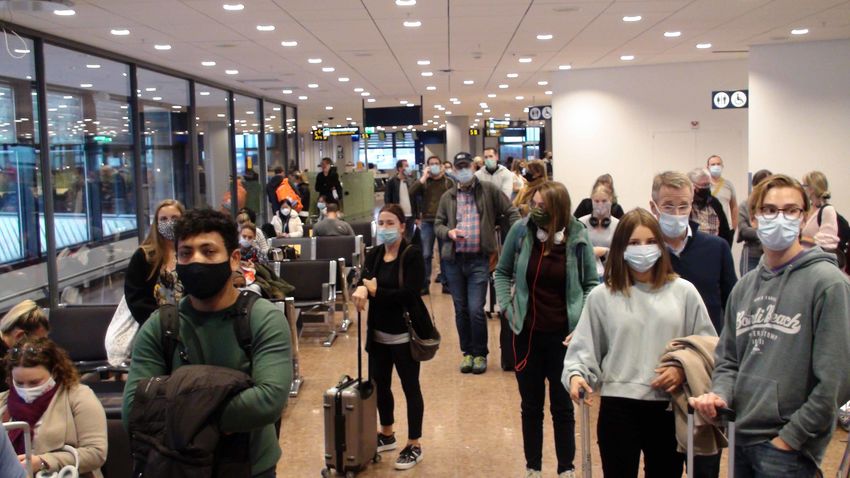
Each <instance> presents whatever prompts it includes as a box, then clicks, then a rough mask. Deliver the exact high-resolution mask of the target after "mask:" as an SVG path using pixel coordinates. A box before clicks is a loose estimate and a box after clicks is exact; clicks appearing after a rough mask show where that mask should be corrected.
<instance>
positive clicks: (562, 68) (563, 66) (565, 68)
mask: <svg viewBox="0 0 850 478" xmlns="http://www.w3.org/2000/svg"><path fill="white" fill-rule="evenodd" d="M558 69H559V70H572V69H573V65H558Z"/></svg>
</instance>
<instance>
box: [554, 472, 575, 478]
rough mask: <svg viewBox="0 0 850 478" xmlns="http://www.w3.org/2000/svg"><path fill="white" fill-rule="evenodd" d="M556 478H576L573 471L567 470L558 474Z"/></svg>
mask: <svg viewBox="0 0 850 478" xmlns="http://www.w3.org/2000/svg"><path fill="white" fill-rule="evenodd" d="M558 478H576V471H575V470H567V471H563V472H561V473H558Z"/></svg>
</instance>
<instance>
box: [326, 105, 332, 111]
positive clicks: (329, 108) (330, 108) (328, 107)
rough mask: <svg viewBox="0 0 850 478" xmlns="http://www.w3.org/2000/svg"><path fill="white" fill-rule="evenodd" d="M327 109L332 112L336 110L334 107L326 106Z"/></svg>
mask: <svg viewBox="0 0 850 478" xmlns="http://www.w3.org/2000/svg"><path fill="white" fill-rule="evenodd" d="M325 109H326V110H328V111H330V110H332V109H334V107H333V106H325Z"/></svg>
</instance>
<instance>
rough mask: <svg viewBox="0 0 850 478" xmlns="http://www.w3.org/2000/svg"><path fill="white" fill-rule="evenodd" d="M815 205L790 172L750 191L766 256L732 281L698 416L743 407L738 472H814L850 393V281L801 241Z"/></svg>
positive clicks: (788, 474) (831, 260)
mask: <svg viewBox="0 0 850 478" xmlns="http://www.w3.org/2000/svg"><path fill="white" fill-rule="evenodd" d="M809 208H810V205H809V200H808V199H807V197H806V193H805V191H804V190H803V188H802V186H800V183H798V182H797V181H796V180H794V179H793V178H790V177H788V176H785V175H773V176H770V177H768V178H767V179H765V180H764V181H762V182H761V183H760V184H759V185H758V186H757V187H756V188H755V190H753V193H752V195H751V196H750V213H751V216H752V217H753V218H754V220H753V223H754V225H755V227H756V232H757V233H758V236H759V240H761V243H762V246H763V247H764V255H763V256H762V260H761V263H760V264H759V267H758V269H756V270H753V271H751V272H749V273H748V274H747V275H745V276H744V277H743V278H742V279H741V281H740V282H738V284H737V285H736V286H735V288H734V289H733V290H732V294H731V296H730V297H729V302H728V303H727V307H726V314H725V324H726V326H725V328H724V330H723V333H722V335H721V336H720V342H719V343H718V345H717V350H716V352H715V368H714V373H713V374H712V387H711V390H712V391H711V392H710V393H706V394H704V395H701V396H699V397H696V398H691V404H692V405H693V406H694V407H695V408H697V409H698V410H699V411H700V413H701V414H702V415H704V416H705V417H708V418H714V416H715V415H716V408H717V407H727V406H728V407H731V408H733V409H734V410H735V411H736V413H737V436H736V438H737V442H736V447H735V476H736V477H738V478H741V477H762V476H764V477H767V476H771V477H772V476H782V477H792V478H793V477H806V478H809V477H814V476H816V475H818V474H819V470H818V464H819V463H820V461H821V459H822V458H823V455H824V453H825V451H826V447H827V445H828V444H829V441H830V438H831V436H832V433H833V431H834V430H835V424H836V414H837V411H838V407H839V405H841V404H842V403H844V402H846V401H847V399H848V398H850V380H847V377H848V375H850V346H848V344H850V282H848V280H847V278H846V277H845V276H844V275H843V274H842V273H841V271H839V270H838V268H837V267H836V262H835V256H834V255H832V254H829V253H826V252H824V251H823V250H822V249H821V248H819V247H814V248H811V249H804V248H803V246H802V245H801V244H800V239H799V235H800V225H801V222H802V221H801V218H802V217H803V215H804V213H806V212H807V211H808V210H809Z"/></svg>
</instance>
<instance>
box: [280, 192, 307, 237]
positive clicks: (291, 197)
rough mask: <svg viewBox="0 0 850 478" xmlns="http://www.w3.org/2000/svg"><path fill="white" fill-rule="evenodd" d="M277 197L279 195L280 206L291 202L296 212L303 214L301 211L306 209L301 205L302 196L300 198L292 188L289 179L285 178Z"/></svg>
mask: <svg viewBox="0 0 850 478" xmlns="http://www.w3.org/2000/svg"><path fill="white" fill-rule="evenodd" d="M275 195H277V202H278V204H283V201H289V203H290V204H291V205H292V209H294V210H295V212H301V210H302V209H304V205H303V204H302V203H301V196H299V195H298V193H297V192H295V189H293V188H292V185H291V184H289V179H286V178H284V180H283V181H281V182H280V186H278V187H277V190H276V191H275ZM272 237H274V236H272Z"/></svg>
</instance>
